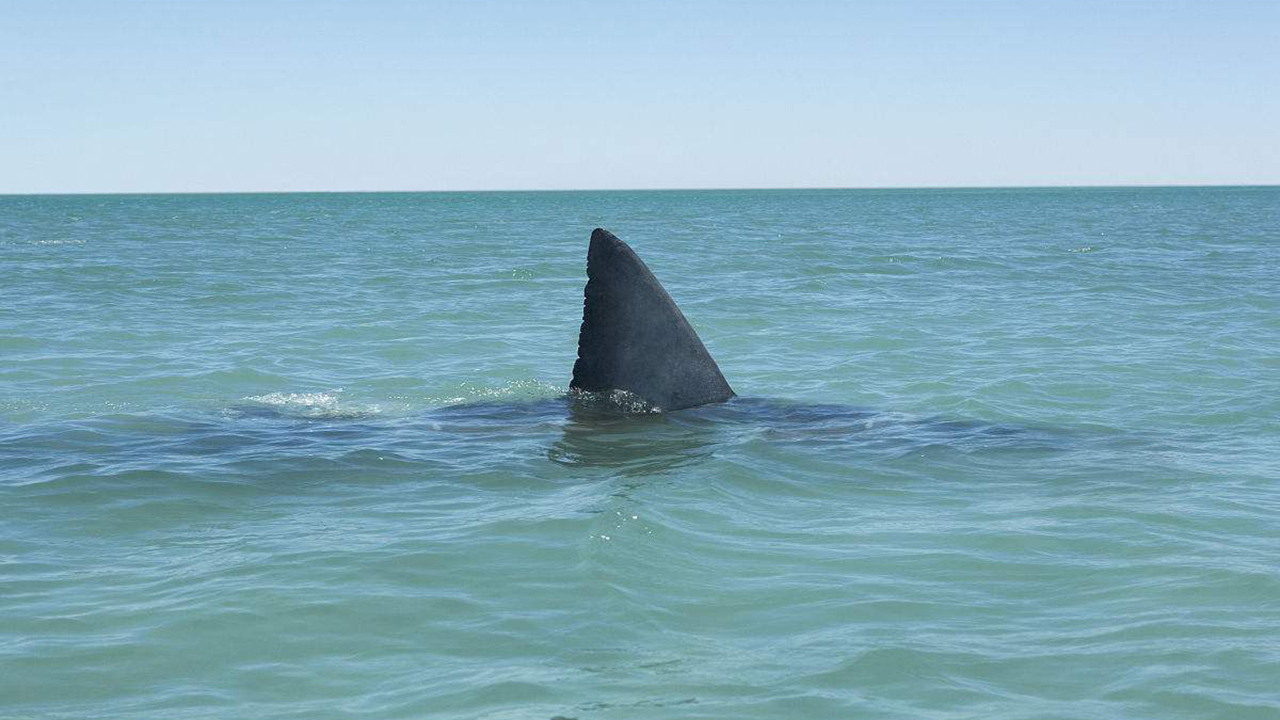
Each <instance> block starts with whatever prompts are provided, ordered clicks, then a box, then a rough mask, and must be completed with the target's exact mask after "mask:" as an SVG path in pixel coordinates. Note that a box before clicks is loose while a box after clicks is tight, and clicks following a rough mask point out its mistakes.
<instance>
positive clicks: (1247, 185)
mask: <svg viewBox="0 0 1280 720" xmlns="http://www.w3.org/2000/svg"><path fill="white" fill-rule="evenodd" d="M1162 188H1181V189H1213V188H1219V189H1227V188H1280V182H1275V183H1269V182H1268V183H1164V184H1149V183H1115V184H1083V185H861V186H855V185H848V186H841V185H813V186H777V187H768V186H743V187H669V188H645V187H640V188H489V189H457V190H121V191H105V192H102V191H84V192H80V191H73V192H0V197H82V196H83V197H95V196H129V195H379V194H385V195H427V194H436V195H447V194H459V195H460V194H478V193H589V192H602V193H621V192H776V191H797V192H800V191H813V190H1113V189H1114V190H1122V189H1127V190H1142V189H1149V190H1157V189H1162Z"/></svg>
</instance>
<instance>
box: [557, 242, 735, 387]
mask: <svg viewBox="0 0 1280 720" xmlns="http://www.w3.org/2000/svg"><path fill="white" fill-rule="evenodd" d="M584 295H585V298H584V300H583V307H582V330H581V332H580V333H579V334H578V360H577V362H575V363H574V365H573V381H572V382H571V383H569V387H570V388H573V389H576V390H584V391H588V392H608V391H611V390H625V391H627V392H629V393H632V394H633V395H636V396H637V397H639V398H641V399H643V400H644V401H645V402H647V403H649V404H650V405H653V406H654V407H657V408H660V409H662V410H679V409H681V408H688V407H693V406H695V405H705V404H706V403H714V402H723V401H725V400H728V399H729V398H731V397H733V395H734V393H733V389H732V388H730V387H729V383H727V382H725V379H724V375H722V374H721V373H720V368H719V367H718V366H716V361H715V360H712V359H711V354H710V353H708V352H707V348H706V347H705V346H704V345H703V344H702V340H700V339H699V338H698V334H697V333H696V332H694V330H693V327H692V326H691V325H689V321H688V320H686V319H685V317H684V314H683V313H681V312H680V308H678V307H676V303H675V301H674V300H672V299H671V296H670V295H668V294H667V291H666V290H665V289H663V287H662V284H661V283H659V282H658V279H657V278H656V277H654V276H653V273H652V272H650V271H649V268H648V267H646V266H645V264H644V262H643V261H642V260H640V258H639V257H638V256H637V255H636V254H635V251H633V250H632V249H631V248H630V247H628V246H627V244H626V243H624V242H622V241H621V240H619V239H618V238H617V237H615V236H614V235H613V233H610V232H609V231H607V230H602V229H600V228H596V230H595V231H594V232H592V233H591V247H590V249H588V251H587V287H586V290H585V293H584Z"/></svg>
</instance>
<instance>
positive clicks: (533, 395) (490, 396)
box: [438, 380, 564, 405]
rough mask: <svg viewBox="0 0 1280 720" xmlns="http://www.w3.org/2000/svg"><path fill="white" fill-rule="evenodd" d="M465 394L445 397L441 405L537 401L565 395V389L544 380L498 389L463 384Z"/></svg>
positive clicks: (521, 382)
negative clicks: (494, 401)
mask: <svg viewBox="0 0 1280 720" xmlns="http://www.w3.org/2000/svg"><path fill="white" fill-rule="evenodd" d="M461 392H462V393H463V394H460V395H454V396H451V397H443V398H440V399H439V400H438V404H440V405H461V404H463V403H480V402H490V401H493V400H537V399H542V398H549V397H555V396H557V395H562V394H564V388H562V387H557V386H556V385H552V384H551V383H549V382H544V381H542V380H512V381H510V382H507V383H505V384H503V385H499V386H497V387H486V386H472V385H471V384H470V383H465V382H464V383H462V388H461Z"/></svg>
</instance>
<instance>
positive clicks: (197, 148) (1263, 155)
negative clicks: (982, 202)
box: [0, 0, 1280, 193]
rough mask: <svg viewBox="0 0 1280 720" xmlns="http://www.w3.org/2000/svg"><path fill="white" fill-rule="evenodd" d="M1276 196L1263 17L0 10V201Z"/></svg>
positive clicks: (1041, 1) (1205, 5)
mask: <svg viewBox="0 0 1280 720" xmlns="http://www.w3.org/2000/svg"><path fill="white" fill-rule="evenodd" d="M1277 183H1280V1H1277V0H1200V1H1180V0H1163V1H1158V2H1150V1H1145V0H1111V1H1110V2H1093V1H1091V0H1078V1H1071V0H988V1H985V2H973V1H968V0H950V1H936V2H924V1H918V0H899V1H898V2H816V1H813V2H811V1H807V0H788V1H769V2H762V1H761V2H757V1H753V0H738V1H737V2H730V1H723V2H721V1H709V0H686V1H685V2H667V1H665V0H650V1H648V2H631V1H629V0H617V1H615V0H591V1H589V2H588V1H585V0H584V1H578V0H547V1H545V2H540V1H538V0H525V1H524V2H510V1H506V0H454V1H452V2H433V1H431V0H419V1H416V2H409V1H393V0H361V1H350V2H337V1H332V0H330V1H315V2H306V1H303V0H296V1H292V2H288V1H280V0H254V1H252V2H241V1H238V0H183V1H180V2H172V1H164V0H147V1H137V0H112V1H111V2H104V1H101V0H95V1H88V2H69V1H66V0H0V193H81V192H225V191H298V190H325V191H344V190H367V191H376V190H499V189H615V188H616V189H647V188H742V187H764V188H782V187H953V186H1026V185H1135V184H1136V185H1164V184H1277Z"/></svg>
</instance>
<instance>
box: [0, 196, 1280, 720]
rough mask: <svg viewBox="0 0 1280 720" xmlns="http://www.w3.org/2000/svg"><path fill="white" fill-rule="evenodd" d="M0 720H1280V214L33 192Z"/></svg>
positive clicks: (21, 241)
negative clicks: (620, 312) (646, 303)
mask: <svg viewBox="0 0 1280 720" xmlns="http://www.w3.org/2000/svg"><path fill="white" fill-rule="evenodd" d="M596 226H602V227H605V228H608V229H610V230H612V231H613V232H615V233H616V234H618V235H619V236H620V237H621V238H622V239H624V240H626V241H627V242H628V243H630V244H631V245H632V246H633V247H634V248H635V250H636V251H637V252H638V253H639V254H640V256H641V257H642V258H644V259H645V260H646V262H647V263H648V264H649V266H650V268H651V269H652V270H653V271H654V272H655V274H656V275H657V276H658V278H659V279H660V280H661V281H662V282H663V283H664V284H665V286H666V287H667V289H668V290H669V291H670V293H671V295H672V296H673V297H674V298H675V300H676V301H677V302H678V303H679V304H680V306H681V307H682V308H683V310H684V312H685V314H686V316H687V317H688V318H689V320H690V322H691V323H692V324H693V326H694V327H695V328H696V329H697V331H698V332H699V334H700V335H701V337H702V338H703V341H704V342H705V343H706V345H707V347H708V348H709V350H710V351H711V353H712V355H713V356H714V357H715V358H716V359H717V360H718V361H719V363H720V366H721V368H722V370H723V372H724V374H725V376H726V378H728V380H729V382H730V383H731V384H732V386H733V388H734V389H735V390H736V391H737V393H738V394H739V396H740V399H739V400H736V401H734V402H732V403H730V404H729V405H727V406H725V407H721V408H703V409H700V410H693V411H686V412H676V413H670V414H632V415H618V414H613V413H608V412H604V413H600V412H595V411H591V412H587V413H585V414H584V413H583V412H582V411H581V410H580V409H576V408H575V406H574V405H573V404H572V403H569V402H566V401H564V400H563V399H562V398H563V395H564V393H565V391H566V389H567V386H568V382H569V377H570V372H571V368H572V366H573V361H574V357H575V344H576V340H577V332H578V326H579V323H580V321H581V312H582V286H583V284H584V282H585V253H586V247H587V239H588V237H589V235H590V232H591V230H592V228H594V227H596ZM458 405H461V406H462V407H460V408H459V407H453V406H458ZM0 717H4V718H106V717H113V718H114V717H118V718H136V719H156V720H160V719H164V720H172V719H174V718H255V719H257V720H264V719H267V718H297V719H299V720H302V719H306V720H323V719H325V718H371V719H373V718H437V717H438V718H493V719H508V718H509V719H523V718H533V719H540V720H550V719H551V718H561V719H563V718H578V719H580V720H587V719H591V720H596V719H599V720H605V719H611V718H618V719H622V718H671V719H676V718H724V719H726V720H727V719H735V718H984V719H996V718H1010V719H1012V718H1046V719H1047V718H1096V719H1097V720H1120V719H1123V718H1133V719H1135V720H1136V719H1146V718H1164V719H1167V718H1196V719H1202V718H1223V719H1231V720H1243V719H1246V718H1277V717H1280V189H1277V188H1244V187H1242V188H1201V189H1197V188H1147V189H1132V188H1131V189H1027V190H885V191H870V190H866V191H861V190H858V191H845V190H831V191H722V192H720V191H717V192H704V191H696V192H695V191H689V192H599V193H596V192H581V193H578V192H566V193H475V194H472V193H456V194H454V193H440V194H412V193H410V194H281V195H270V194H267V195H185V196H179V195H170V196H166V195H149V196H144V195H137V196H68V197H0Z"/></svg>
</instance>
